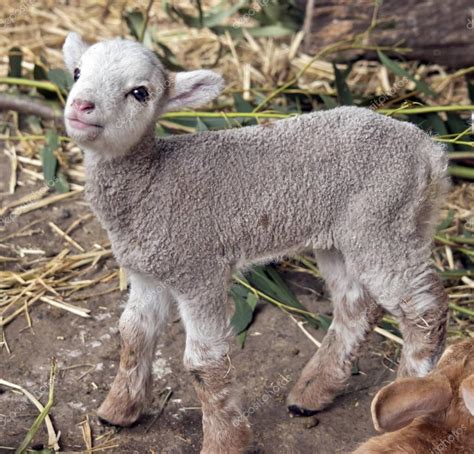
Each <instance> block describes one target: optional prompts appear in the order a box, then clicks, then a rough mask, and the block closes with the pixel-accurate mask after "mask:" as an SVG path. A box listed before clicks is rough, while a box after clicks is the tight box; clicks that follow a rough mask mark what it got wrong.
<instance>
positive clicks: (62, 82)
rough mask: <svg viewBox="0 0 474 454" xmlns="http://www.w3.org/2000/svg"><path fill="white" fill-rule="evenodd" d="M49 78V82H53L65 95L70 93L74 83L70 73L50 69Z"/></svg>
mask: <svg viewBox="0 0 474 454" xmlns="http://www.w3.org/2000/svg"><path fill="white" fill-rule="evenodd" d="M47 77H48V80H50V81H51V82H53V84H56V85H57V86H58V87H59V89H60V90H61V91H62V92H63V93H65V94H68V93H69V90H70V89H71V87H72V85H73V83H74V80H73V79H72V77H71V75H70V74H69V72H67V71H64V70H63V69H60V68H55V69H50V70H49V71H48V75H47Z"/></svg>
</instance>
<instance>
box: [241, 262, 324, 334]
mask: <svg viewBox="0 0 474 454" xmlns="http://www.w3.org/2000/svg"><path fill="white" fill-rule="evenodd" d="M246 277H247V280H248V282H249V283H250V285H252V287H254V288H256V289H258V290H260V291H261V292H263V293H265V294H266V295H268V296H270V297H271V298H273V299H274V300H276V301H279V302H281V303H283V304H285V305H286V306H289V307H292V308H295V309H299V310H302V311H305V312H309V311H308V310H307V309H306V308H305V307H304V306H303V305H302V304H301V303H300V302H299V301H298V298H296V296H295V294H294V293H293V292H292V291H291V289H290V288H289V287H288V286H287V285H286V283H285V282H284V281H283V279H282V278H281V276H280V275H279V274H278V272H277V271H276V270H275V269H274V268H273V267H271V266H267V267H261V266H256V267H254V268H252V269H251V270H250V271H249V272H248V273H247V274H246ZM302 317H304V318H305V319H306V321H307V322H308V323H309V324H310V325H311V326H313V327H314V328H318V327H319V323H318V319H315V318H314V317H311V316H310V315H307V314H302Z"/></svg>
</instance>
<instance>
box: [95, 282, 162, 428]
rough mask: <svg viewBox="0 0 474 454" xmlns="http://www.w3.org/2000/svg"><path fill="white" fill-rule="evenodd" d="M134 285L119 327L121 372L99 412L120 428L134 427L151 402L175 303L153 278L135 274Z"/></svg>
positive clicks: (104, 418)
mask: <svg viewBox="0 0 474 454" xmlns="http://www.w3.org/2000/svg"><path fill="white" fill-rule="evenodd" d="M130 284H131V290H130V296H129V301H128V303H127V306H126V308H125V310H124V312H123V314H122V316H121V318H120V324H119V327H120V335H121V338H122V350H121V353H120V366H119V370H118V372H117V375H116V377H115V380H114V382H113V384H112V388H111V389H110V391H109V394H108V395H107V398H106V399H105V401H104V402H103V404H102V405H101V406H100V408H99V410H98V411H97V414H98V416H99V417H100V418H101V419H103V420H105V421H106V422H108V423H110V424H114V425H118V426H129V425H131V424H133V423H134V422H135V421H136V420H137V419H138V418H139V417H140V415H141V414H142V413H143V410H144V409H145V407H146V406H147V405H148V404H149V401H150V400H151V399H150V391H151V387H152V375H151V365H152V361H153V356H154V354H155V347H156V342H157V339H158V335H159V334H160V332H161V331H162V330H163V327H164V324H165V322H166V319H167V317H168V314H169V307H170V301H171V295H170V292H169V291H168V290H167V289H166V288H164V287H162V286H161V285H160V284H159V283H157V282H156V281H154V280H153V279H152V278H149V277H145V276H143V275H139V274H136V273H132V274H131V276H130Z"/></svg>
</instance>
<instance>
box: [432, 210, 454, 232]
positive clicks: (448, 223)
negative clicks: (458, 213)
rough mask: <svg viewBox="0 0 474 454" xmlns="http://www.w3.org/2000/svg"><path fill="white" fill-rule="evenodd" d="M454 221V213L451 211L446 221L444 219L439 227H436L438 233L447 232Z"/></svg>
mask: <svg viewBox="0 0 474 454" xmlns="http://www.w3.org/2000/svg"><path fill="white" fill-rule="evenodd" d="M453 219H454V211H453V210H449V211H448V215H447V216H446V218H445V219H443V220H442V221H441V222H440V223H439V224H438V225H437V226H436V231H437V232H440V231H441V230H445V229H447V228H448V227H450V226H451V223H452V222H453Z"/></svg>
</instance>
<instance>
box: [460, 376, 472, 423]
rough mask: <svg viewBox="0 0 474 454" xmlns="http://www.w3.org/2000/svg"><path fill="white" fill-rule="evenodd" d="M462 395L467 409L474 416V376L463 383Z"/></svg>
mask: <svg viewBox="0 0 474 454" xmlns="http://www.w3.org/2000/svg"><path fill="white" fill-rule="evenodd" d="M460 388H461V395H462V399H463V400H464V404H465V405H466V407H467V409H468V410H469V412H470V413H471V415H472V416H474V374H471V375H469V377H467V378H465V379H464V380H463V381H462V382H461V387H460Z"/></svg>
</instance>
